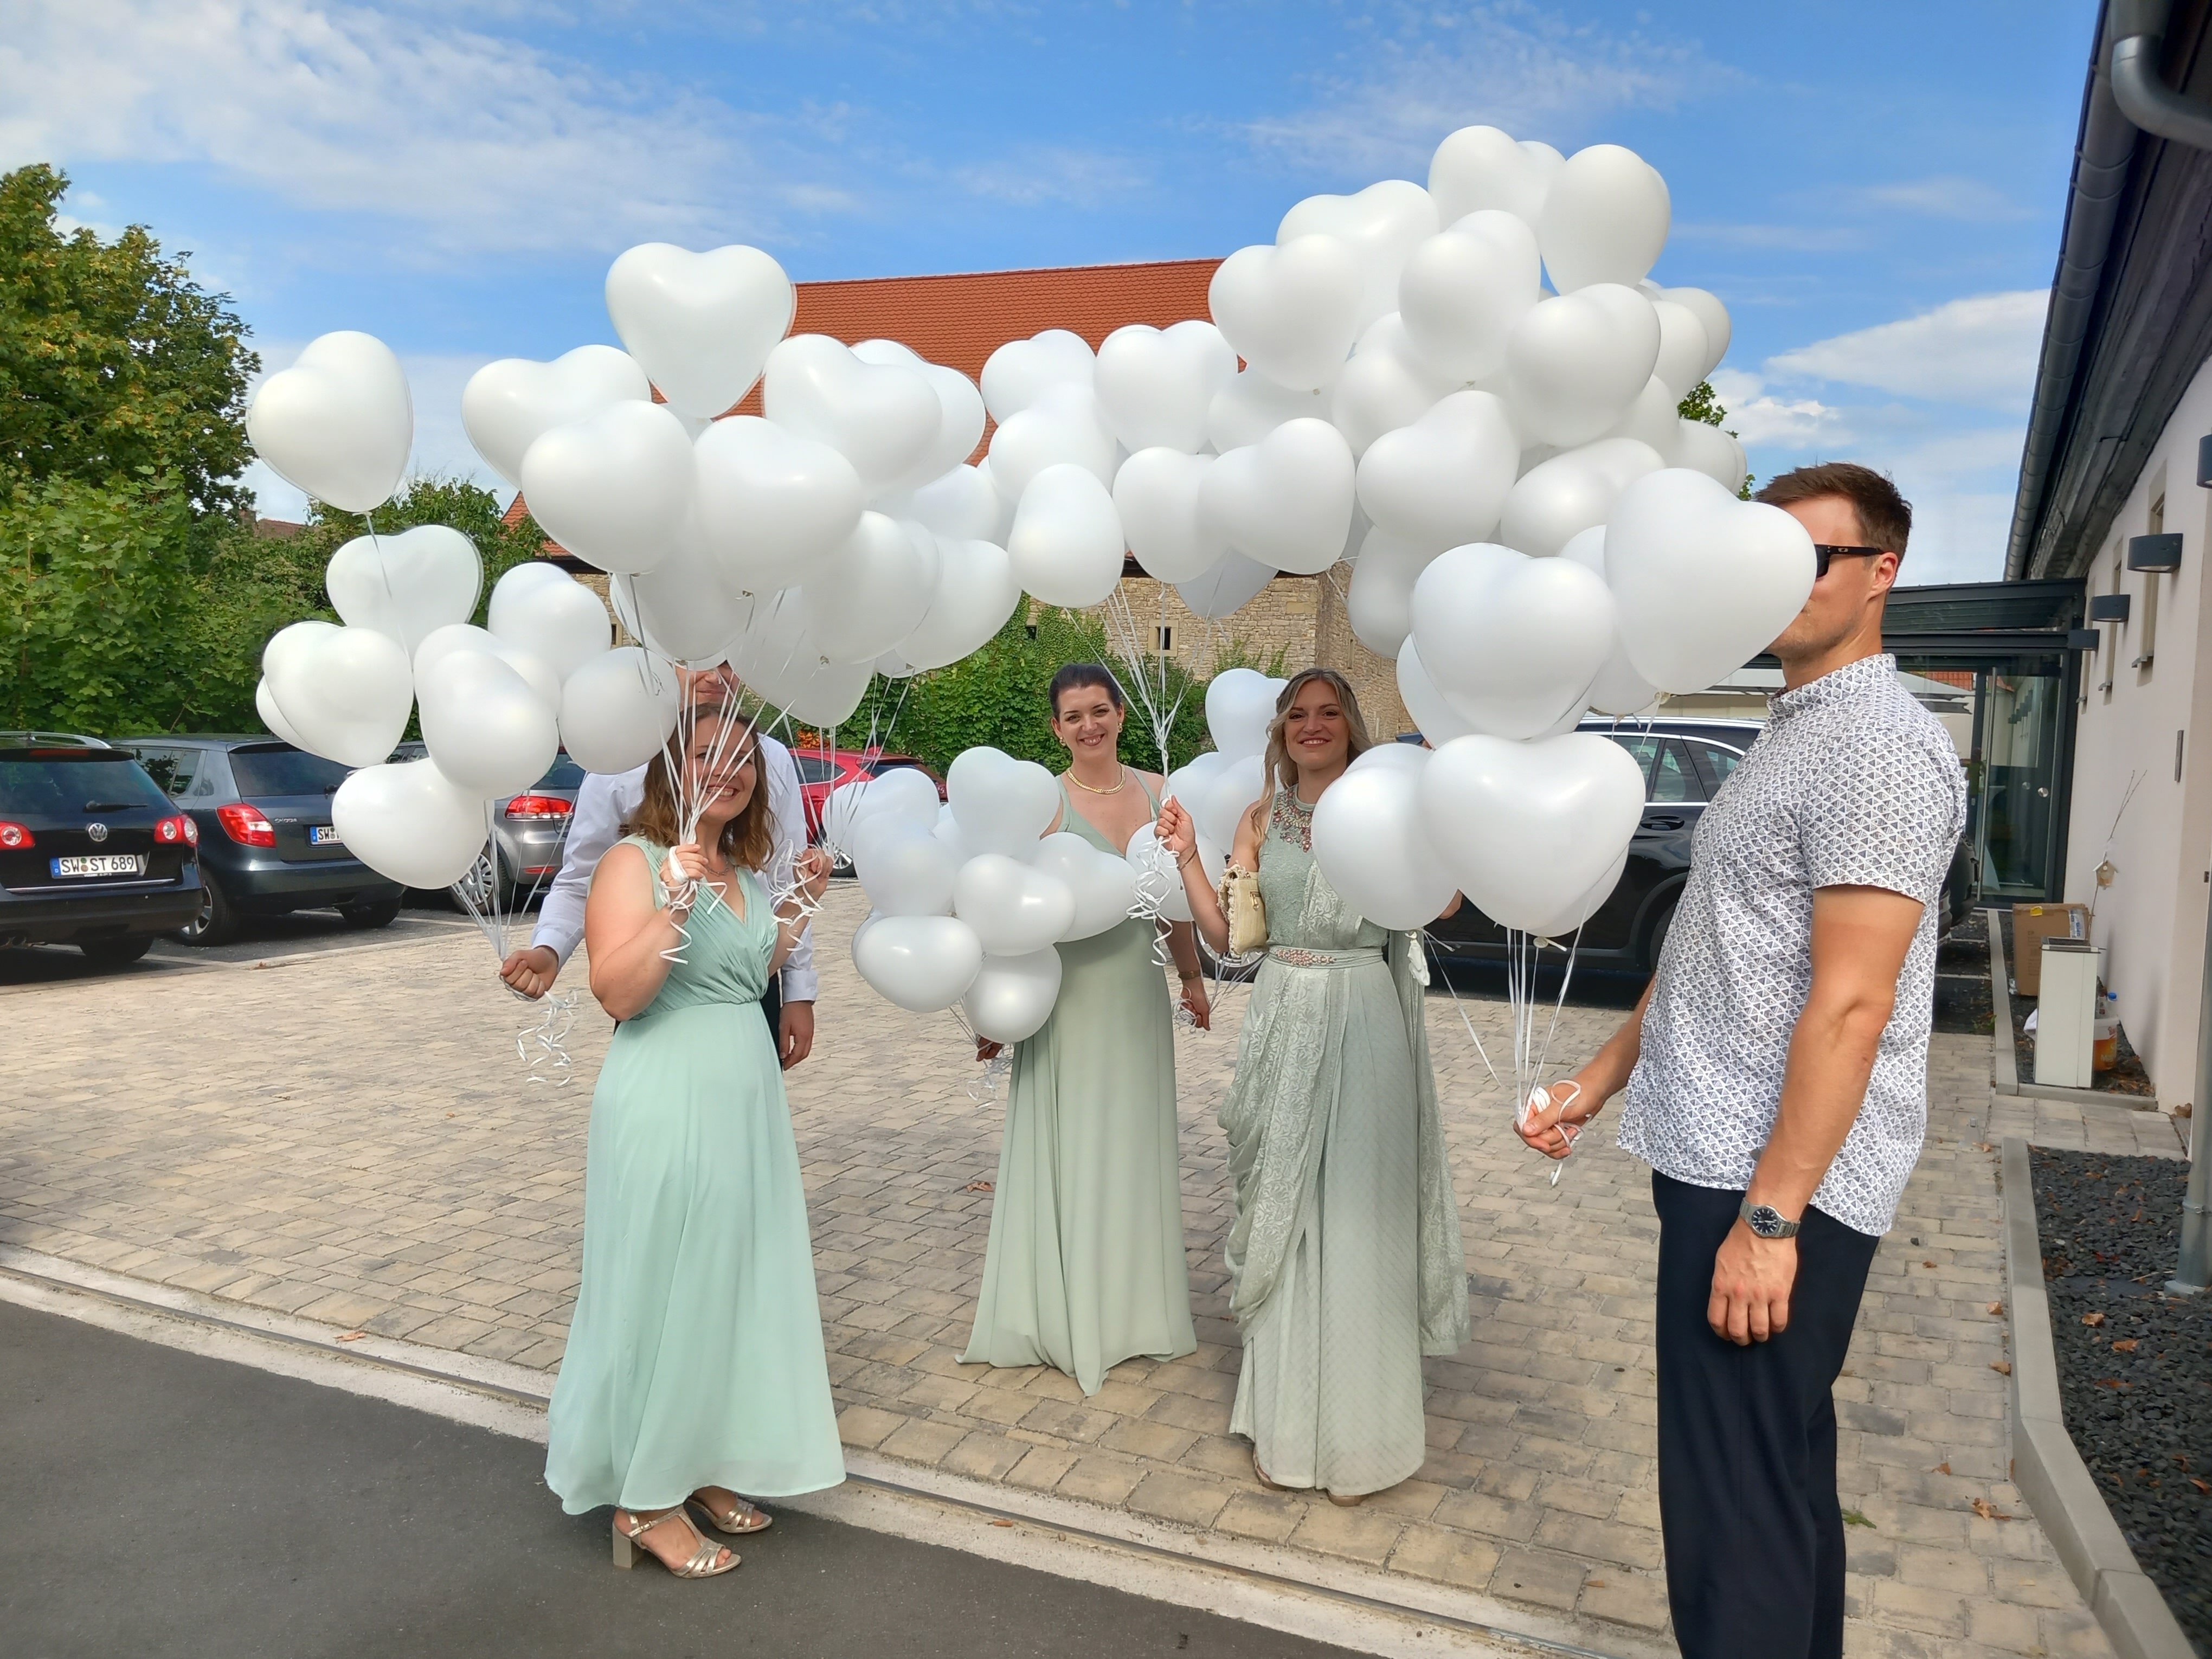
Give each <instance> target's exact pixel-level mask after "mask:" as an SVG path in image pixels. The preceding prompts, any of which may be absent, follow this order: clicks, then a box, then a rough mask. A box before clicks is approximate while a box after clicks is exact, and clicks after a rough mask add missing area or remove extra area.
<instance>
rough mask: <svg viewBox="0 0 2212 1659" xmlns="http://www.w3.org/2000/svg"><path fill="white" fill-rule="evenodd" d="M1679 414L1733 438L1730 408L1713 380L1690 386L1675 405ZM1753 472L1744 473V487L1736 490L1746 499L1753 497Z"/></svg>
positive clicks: (1685, 418)
mask: <svg viewBox="0 0 2212 1659" xmlns="http://www.w3.org/2000/svg"><path fill="white" fill-rule="evenodd" d="M1674 410H1675V412H1676V413H1677V414H1679V415H1680V416H1681V417H1682V418H1683V419H1684V420H1686V421H1703V422H1705V424H1706V425H1707V426H1717V427H1719V428H1720V429H1721V430H1722V431H1723V432H1725V433H1727V434H1728V435H1729V437H1731V438H1733V437H1735V428H1734V427H1732V426H1730V425H1729V424H1728V409H1727V406H1726V405H1725V404H1723V403H1722V402H1721V394H1720V393H1719V392H1716V391H1714V390H1713V383H1712V382H1711V380H1700V381H1699V382H1698V383H1697V385H1695V386H1692V387H1691V388H1690V395H1689V396H1688V397H1686V398H1683V399H1682V401H1681V402H1680V403H1679V404H1675V405H1674ZM1751 485H1752V477H1751V474H1750V473H1748V472H1746V473H1745V474H1744V475H1743V484H1742V487H1741V488H1740V489H1737V491H1736V492H1735V493H1736V495H1738V496H1740V497H1741V499H1743V500H1744V501H1749V500H1750V499H1751Z"/></svg>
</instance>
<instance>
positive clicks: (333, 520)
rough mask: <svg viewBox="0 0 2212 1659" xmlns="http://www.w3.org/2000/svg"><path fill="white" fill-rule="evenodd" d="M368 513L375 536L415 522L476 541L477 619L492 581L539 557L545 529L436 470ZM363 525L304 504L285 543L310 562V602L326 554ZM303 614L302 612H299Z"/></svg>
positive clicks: (365, 527) (365, 528) (359, 519)
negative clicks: (300, 521)
mask: <svg viewBox="0 0 2212 1659" xmlns="http://www.w3.org/2000/svg"><path fill="white" fill-rule="evenodd" d="M373 516H374V519H375V521H376V522H375V529H376V531H377V532H378V533H379V534H381V535H387V536H388V535H396V534H398V532H400V531H403V530H411V529H413V528H414V527H415V526H416V525H422V524H442V525H447V526H451V527H452V528H453V529H455V530H458V531H459V532H461V534H463V535H464V536H466V537H467V538H469V539H470V540H471V541H472V542H474V543H475V544H476V546H477V555H478V556H480V557H481V558H482V559H483V571H484V576H483V592H482V593H480V594H479V595H478V596H477V614H476V621H477V623H482V622H483V612H484V605H485V602H486V601H487V600H488V599H489V598H490V595H491V590H492V584H493V583H495V582H496V581H497V580H499V579H500V578H501V576H503V575H505V574H507V572H508V571H510V570H512V569H513V568H514V567H515V566H516V565H518V564H520V563H522V562H524V561H525V560H527V559H534V558H537V557H538V556H539V555H540V553H541V552H542V551H543V550H544V546H545V532H544V531H542V530H540V529H539V528H538V521H537V520H535V519H533V518H532V517H531V516H530V515H529V513H523V514H522V515H521V516H520V518H518V519H517V520H515V522H514V523H513V524H508V523H507V521H506V517H505V510H504V509H503V508H502V507H501V506H500V504H499V497H498V496H496V495H493V494H492V493H491V491H489V489H485V488H483V485H481V484H475V483H470V482H469V481H468V480H467V479H466V478H454V477H446V476H445V475H443V474H441V473H426V474H423V475H422V476H421V477H413V478H410V479H408V480H407V482H406V483H403V484H402V485H400V487H399V493H398V495H394V496H393V497H392V499H391V500H390V501H386V503H385V504H384V505H383V506H382V507H378V508H377V509H376V512H375V513H374V515H373ZM369 529H370V526H369V521H368V518H365V517H363V516H362V514H360V513H346V512H342V511H340V510H339V509H338V508H337V507H326V506H325V505H323V504H322V503H321V502H319V501H318V502H316V503H314V504H313V506H312V507H310V508H309V510H308V515H307V527H306V528H305V529H304V530H303V531H302V532H301V533H300V534H299V535H298V536H295V537H294V538H292V539H291V541H290V542H289V543H288V544H286V547H287V550H288V553H289V556H290V557H292V558H294V559H295V560H298V561H301V562H306V563H312V564H313V567H314V572H315V581H314V586H315V589H316V592H317V598H316V599H314V601H313V604H315V605H321V604H323V603H324V601H323V599H322V598H321V597H320V594H321V588H322V573H323V568H324V567H325V565H327V564H328V563H329V562H330V559H331V554H333V553H335V552H337V550H338V549H339V548H340V547H342V546H343V545H344V544H346V543H348V542H349V541H351V540H353V539H354V538H355V537H356V536H365V535H367V534H368V533H369ZM300 615H301V616H305V615H307V612H306V611H301V613H300ZM295 620H296V618H295Z"/></svg>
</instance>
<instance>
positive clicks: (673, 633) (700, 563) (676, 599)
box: [609, 514, 759, 665]
mask: <svg viewBox="0 0 2212 1659" xmlns="http://www.w3.org/2000/svg"><path fill="white" fill-rule="evenodd" d="M609 597H610V598H611V599H612V600H613V602H614V605H615V608H616V610H617V611H618V612H620V613H621V616H622V619H623V625H624V626H625V627H627V628H628V629H629V631H630V632H631V633H632V634H633V635H635V636H636V637H637V638H638V639H639V640H640V641H642V642H643V643H644V644H646V645H647V646H649V647H652V648H653V650H655V651H657V652H659V653H660V654H661V655H662V656H664V657H667V658H670V659H672V660H674V661H677V662H680V663H689V664H691V665H704V664H707V663H712V662H719V661H720V660H721V658H722V653H724V652H726V651H727V650H728V649H729V648H730V642H731V641H732V640H734V639H736V638H737V637H738V635H739V634H742V633H743V632H744V630H745V629H747V628H748V627H750V625H751V623H752V619H753V615H754V612H755V611H756V610H757V608H758V605H759V599H758V597H757V596H756V595H755V594H752V593H750V592H746V593H740V592H737V591H735V590H734V589H732V587H731V586H730V585H729V583H728V582H727V581H726V580H724V576H723V572H722V568H721V566H720V564H718V563H717V562H716V561H715V559H714V554H713V550H712V548H711V547H710V545H709V544H708V539H707V538H706V536H705V535H704V533H703V532H702V531H701V530H700V527H699V521H698V519H697V517H696V514H695V515H694V516H693V517H691V518H690V519H687V520H684V527H683V528H682V529H681V530H679V531H678V532H677V535H676V539H675V541H674V543H673V544H671V546H670V548H669V550H668V555H667V556H666V557H665V558H664V559H662V560H661V561H660V562H659V563H658V564H656V565H655V566H653V568H652V569H650V570H648V571H647V572H646V573H645V574H643V575H641V576H616V577H613V578H611V580H610V583H609Z"/></svg>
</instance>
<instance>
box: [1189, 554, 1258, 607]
mask: <svg viewBox="0 0 2212 1659" xmlns="http://www.w3.org/2000/svg"><path fill="white" fill-rule="evenodd" d="M1273 580H1275V567H1274V566H1273V565H1271V564H1261V562H1259V561H1258V560H1257V559H1248V558H1246V557H1245V556H1243V554H1242V553H1225V554H1223V555H1222V556H1221V558H1220V560H1219V562H1218V563H1216V564H1215V565H1214V566H1213V567H1212V568H1211V569H1210V570H1207V571H1205V572H1204V573H1202V574H1199V575H1196V576H1194V577H1192V578H1191V579H1190V580H1188V581H1187V582H1177V583H1176V585H1175V591H1176V597H1178V598H1179V599H1182V602H1183V605H1184V608H1185V609H1187V610H1188V611H1189V612H1190V613H1191V615H1192V616H1194V617H1206V618H1207V619H1208V620H1209V621H1218V620H1219V619H1220V618H1221V617H1226V616H1230V615H1231V614H1233V613H1234V612H1236V611H1242V610H1243V608H1244V607H1245V606H1246V605H1249V604H1250V603H1251V602H1252V601H1253V600H1254V599H1257V598H1258V597H1259V596H1260V594H1261V592H1264V591H1265V590H1266V588H1267V584H1268V583H1269V582H1271V581H1273Z"/></svg>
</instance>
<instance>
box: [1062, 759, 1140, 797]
mask: <svg viewBox="0 0 2212 1659" xmlns="http://www.w3.org/2000/svg"><path fill="white" fill-rule="evenodd" d="M1065 776H1066V779H1067V781H1069V782H1070V783H1072V784H1073V785H1074V786H1075V787H1077V788H1078V789H1080V790H1083V791H1085V793H1090V794H1093V795H1118V794H1120V793H1121V786H1122V785H1123V784H1125V783H1127V782H1128V781H1129V769H1128V768H1127V767H1126V766H1125V767H1123V768H1121V776H1120V777H1119V778H1117V779H1115V782H1114V787H1112V788H1111V789H1100V788H1097V787H1094V786H1093V785H1091V784H1087V783H1085V782H1084V781H1083V780H1082V779H1081V778H1079V777H1077V776H1076V775H1075V769H1074V767H1073V766H1070V767H1069V768H1068V769H1067V771H1066V774H1065Z"/></svg>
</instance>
